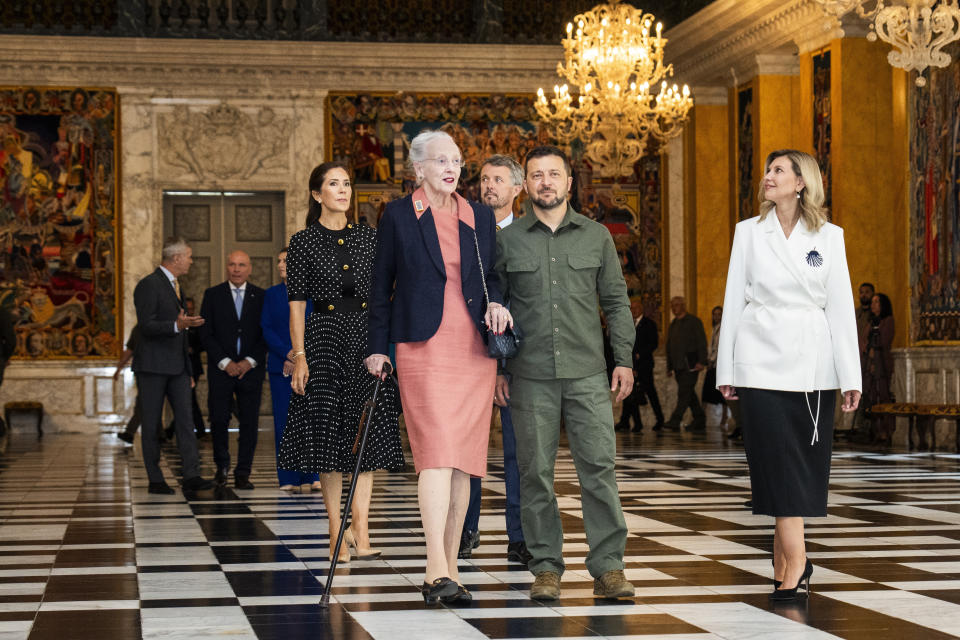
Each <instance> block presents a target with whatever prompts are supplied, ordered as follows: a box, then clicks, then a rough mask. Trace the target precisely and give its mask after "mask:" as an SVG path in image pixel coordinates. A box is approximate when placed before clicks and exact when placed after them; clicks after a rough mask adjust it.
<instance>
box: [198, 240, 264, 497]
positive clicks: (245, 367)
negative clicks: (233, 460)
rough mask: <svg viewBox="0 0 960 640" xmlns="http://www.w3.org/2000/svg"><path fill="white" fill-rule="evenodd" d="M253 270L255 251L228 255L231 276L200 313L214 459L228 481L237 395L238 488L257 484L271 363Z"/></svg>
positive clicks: (213, 291) (212, 290)
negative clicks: (253, 477)
mask: <svg viewBox="0 0 960 640" xmlns="http://www.w3.org/2000/svg"><path fill="white" fill-rule="evenodd" d="M250 271H251V267H250V256H248V255H247V254H246V253H244V252H243V251H234V252H233V253H231V254H230V255H229V256H228V257H227V281H226V282H222V283H220V284H218V285H217V286H215V287H210V288H209V289H207V290H206V292H205V293H204V294H203V302H202V303H201V304H200V315H201V316H203V319H204V321H205V322H204V324H203V326H202V327H201V328H200V341H201V343H202V344H203V348H204V349H205V350H206V352H207V380H208V382H209V392H208V394H207V407H208V409H209V411H210V432H211V433H212V434H213V460H214V462H215V463H216V464H217V476H216V481H217V483H218V484H226V482H227V472H228V469H229V468H230V438H229V435H228V433H227V425H228V424H229V422H230V407H231V401H232V399H233V398H234V396H236V400H237V409H238V413H239V418H240V437H239V439H238V444H237V465H236V467H234V470H233V482H234V487H236V488H237V489H253V484H252V483H251V482H250V468H251V466H252V465H253V453H254V451H255V450H256V447H257V427H258V422H259V419H260V390H261V388H262V386H263V377H264V372H265V371H266V368H265V366H264V365H265V364H266V362H267V343H266V340H264V338H263V332H262V330H261V328H260V314H261V311H262V310H263V296H264V292H263V289H261V288H260V287H258V286H256V285H253V284H251V283H249V282H247V278H249V277H250Z"/></svg>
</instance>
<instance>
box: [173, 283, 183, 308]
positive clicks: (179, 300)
mask: <svg viewBox="0 0 960 640" xmlns="http://www.w3.org/2000/svg"><path fill="white" fill-rule="evenodd" d="M173 290H174V291H176V292H177V301H178V302H181V301H182V300H183V298H181V297H180V281H179V280H177V279H176V278H174V279H173Z"/></svg>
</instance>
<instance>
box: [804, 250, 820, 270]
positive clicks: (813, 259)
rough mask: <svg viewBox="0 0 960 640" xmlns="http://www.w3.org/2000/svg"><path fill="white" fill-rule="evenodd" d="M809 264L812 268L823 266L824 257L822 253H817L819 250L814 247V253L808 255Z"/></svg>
mask: <svg viewBox="0 0 960 640" xmlns="http://www.w3.org/2000/svg"><path fill="white" fill-rule="evenodd" d="M807 264H808V265H810V266H811V267H822V266H823V256H822V255H820V252H819V251H817V248H816V247H814V248H813V250H812V251H810V252H809V253H807Z"/></svg>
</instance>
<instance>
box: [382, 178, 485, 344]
mask: <svg viewBox="0 0 960 640" xmlns="http://www.w3.org/2000/svg"><path fill="white" fill-rule="evenodd" d="M454 196H455V197H456V199H457V203H458V207H459V211H460V273H459V274H447V273H446V270H445V268H444V264H443V255H442V254H441V253H440V239H439V238H438V236H437V227H436V225H435V224H434V221H433V212H432V211H431V210H430V207H429V202H427V200H426V197H425V195H424V192H423V189H417V190H416V191H415V192H414V193H412V194H411V195H409V196H407V197H405V198H401V199H400V200H394V201H393V202H390V203H388V204H387V206H386V208H385V209H384V212H383V217H382V218H380V224H379V225H378V227H377V257H376V260H375V262H374V266H373V291H372V295H371V300H370V325H369V326H370V329H369V342H368V349H367V350H368V353H382V354H386V353H387V348H388V346H389V343H391V342H421V341H423V340H427V339H428V338H430V337H431V336H433V335H434V334H435V333H436V332H437V329H438V328H439V327H440V320H441V318H442V316H443V302H444V299H443V293H444V286H445V284H446V279H447V276H448V275H451V276H453V277H456V276H457V275H459V277H460V283H461V286H462V287H463V297H464V300H465V302H466V304H467V311H469V313H470V316H471V317H472V318H473V320H474V322H475V323H476V325H477V330H478V331H480V332H481V334H482V333H483V332H482V330H481V329H480V323H481V321H482V320H483V314H484V312H485V311H486V303H485V301H484V296H483V283H482V281H481V273H480V265H479V264H478V260H477V249H476V247H475V246H474V229H475V230H476V242H477V244H478V246H479V249H480V255H481V256H482V258H483V269H484V277H485V278H486V284H487V290H488V291H489V294H490V301H491V302H498V303H500V304H502V303H503V297H502V296H501V295H500V281H499V279H498V278H497V275H496V272H495V271H494V270H493V267H494V262H495V261H496V251H497V245H496V238H495V235H494V234H495V233H496V230H495V229H496V222H495V218H494V216H493V211H491V210H490V209H489V208H488V207H486V206H485V205H482V204H480V203H478V202H467V200H465V199H464V198H463V197H462V196H460V195H459V194H454ZM415 202H421V203H423V204H424V205H426V208H425V209H422V210H421V212H420V213H419V214H418V212H417V211H416V209H415V206H414V203H415ZM471 224H472V225H473V228H471V226H470V225H471Z"/></svg>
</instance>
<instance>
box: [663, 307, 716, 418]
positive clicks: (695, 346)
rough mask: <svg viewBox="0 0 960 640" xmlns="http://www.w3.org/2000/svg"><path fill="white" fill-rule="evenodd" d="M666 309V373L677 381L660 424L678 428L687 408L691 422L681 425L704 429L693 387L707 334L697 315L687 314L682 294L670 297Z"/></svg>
mask: <svg viewBox="0 0 960 640" xmlns="http://www.w3.org/2000/svg"><path fill="white" fill-rule="evenodd" d="M670 310H671V311H673V322H671V323H670V328H669V329H668V330H667V376H670V377H675V378H676V380H677V406H676V408H675V409H674V410H673V415H671V416H670V419H669V420H667V422H666V424H665V425H664V426H665V427H666V428H667V429H674V430H677V429H680V421H681V420H682V419H683V414H684V412H685V411H686V410H687V407H689V408H690V411H691V412H692V413H693V421H692V422H691V423H690V424H688V425H686V426H685V427H684V428H685V429H686V430H687V431H697V432H701V433H702V432H704V431H706V428H707V418H706V415H705V414H704V413H703V407H701V406H700V401H699V400H697V390H696V388H695V387H696V385H697V378H699V377H700V372H701V371H703V370H704V369H706V367H707V334H706V332H704V330H703V322H701V321H700V318H698V317H697V316H695V315H692V314H689V313H687V302H686V300H684V298H683V296H674V297H673V298H672V299H671V300H670Z"/></svg>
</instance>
